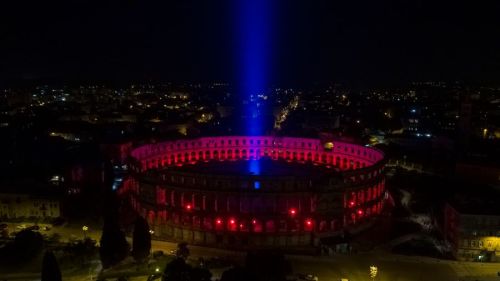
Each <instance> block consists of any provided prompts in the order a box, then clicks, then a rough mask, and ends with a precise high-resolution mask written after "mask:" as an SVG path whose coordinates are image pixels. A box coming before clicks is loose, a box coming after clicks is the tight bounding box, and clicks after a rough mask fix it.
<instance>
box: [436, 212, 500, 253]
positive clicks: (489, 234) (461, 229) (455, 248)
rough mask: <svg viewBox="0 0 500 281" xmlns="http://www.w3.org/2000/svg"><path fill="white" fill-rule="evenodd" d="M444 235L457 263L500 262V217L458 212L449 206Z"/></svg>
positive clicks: (445, 217) (445, 213)
mask: <svg viewBox="0 0 500 281" xmlns="http://www.w3.org/2000/svg"><path fill="white" fill-rule="evenodd" d="M444 234H445V238H446V240H447V241H448V242H449V244H450V246H451V247H452V252H453V255H454V256H455V258H456V259H458V260H462V261H492V262H498V261H500V215H492V214H489V215H481V214H476V213H472V212H466V211H459V207H457V206H453V205H452V204H450V203H448V204H446V206H445V210H444Z"/></svg>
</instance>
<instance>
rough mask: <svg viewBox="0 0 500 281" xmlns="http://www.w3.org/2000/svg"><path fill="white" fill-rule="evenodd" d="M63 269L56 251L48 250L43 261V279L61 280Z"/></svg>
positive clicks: (42, 280)
mask: <svg viewBox="0 0 500 281" xmlns="http://www.w3.org/2000/svg"><path fill="white" fill-rule="evenodd" d="M61 280H62V278H61V270H60V269H59V264H58V263H57V260H56V257H55V256H54V253H52V252H50V251H47V252H45V255H44V256H43V261H42V278H41V281H61Z"/></svg>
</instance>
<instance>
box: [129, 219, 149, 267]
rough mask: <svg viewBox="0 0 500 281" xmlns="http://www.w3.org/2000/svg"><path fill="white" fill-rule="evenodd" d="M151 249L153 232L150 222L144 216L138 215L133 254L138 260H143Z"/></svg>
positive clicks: (135, 225)
mask: <svg viewBox="0 0 500 281" xmlns="http://www.w3.org/2000/svg"><path fill="white" fill-rule="evenodd" d="M150 251H151V233H150V232H149V225H148V222H147V221H146V220H145V219H144V218H143V217H140V216H139V217H138V218H137V219H136V221H135V224H134V234H133V241H132V256H133V257H134V259H135V260H136V261H137V262H143V261H144V260H145V259H146V258H147V257H148V256H149V252H150Z"/></svg>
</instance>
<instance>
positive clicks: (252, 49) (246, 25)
mask: <svg viewBox="0 0 500 281" xmlns="http://www.w3.org/2000/svg"><path fill="white" fill-rule="evenodd" d="M272 2H273V1H269V0H238V1H234V2H233V3H234V5H235V13H234V14H235V21H236V24H235V27H236V28H235V30H234V32H235V35H236V37H237V38H238V45H239V48H238V51H237V69H238V73H239V75H238V81H239V82H238V87H237V89H238V92H239V95H240V98H241V100H242V101H243V110H242V112H241V113H242V114H243V120H244V122H243V124H241V126H242V128H244V133H245V134H246V135H250V136H256V135H263V134H264V133H265V126H264V124H263V122H264V116H265V113H266V103H265V102H262V101H261V100H259V95H263V94H265V92H266V88H267V83H268V76H269V74H270V72H271V71H270V65H269V58H270V52H271V49H272V48H271V45H272V44H271V43H272V42H271V40H270V37H271V36H270V35H271V34H270V33H271V30H272V20H271V18H272V14H273V12H272V10H273V9H272V6H273V4H272ZM250 149H251V147H250ZM249 162H250V163H249V166H248V168H249V172H250V173H252V174H254V175H258V174H260V163H259V161H257V160H250V161H249ZM257 186H260V185H256V186H254V187H255V188H256V189H258V187H257Z"/></svg>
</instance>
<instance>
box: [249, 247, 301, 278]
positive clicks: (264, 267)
mask: <svg viewBox="0 0 500 281" xmlns="http://www.w3.org/2000/svg"><path fill="white" fill-rule="evenodd" d="M245 266H246V268H247V270H248V271H250V272H253V273H255V275H257V279H259V280H266V281H267V280H269V281H271V280H272V281H284V280H286V276H287V275H288V274H290V273H291V272H292V267H291V265H290V262H289V261H287V260H286V259H285V255H284V254H283V253H281V252H279V251H272V250H269V251H257V252H250V253H248V254H247V257H246V261H245Z"/></svg>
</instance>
